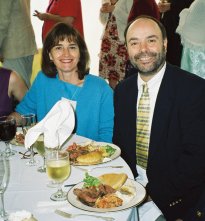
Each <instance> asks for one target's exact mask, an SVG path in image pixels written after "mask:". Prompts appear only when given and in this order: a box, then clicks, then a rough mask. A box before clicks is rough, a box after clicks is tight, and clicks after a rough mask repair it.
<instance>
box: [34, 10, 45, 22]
mask: <svg viewBox="0 0 205 221" xmlns="http://www.w3.org/2000/svg"><path fill="white" fill-rule="evenodd" d="M33 16H36V17H38V18H39V19H40V20H41V21H44V20H47V17H48V16H47V13H41V12H39V11H37V10H35V11H34V13H33Z"/></svg>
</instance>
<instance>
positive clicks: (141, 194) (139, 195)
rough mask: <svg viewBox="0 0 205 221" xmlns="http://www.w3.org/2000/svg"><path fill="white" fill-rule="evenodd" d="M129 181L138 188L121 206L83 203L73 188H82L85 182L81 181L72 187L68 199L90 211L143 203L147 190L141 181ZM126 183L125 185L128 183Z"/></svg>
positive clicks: (124, 207) (121, 207)
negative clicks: (96, 206)
mask: <svg viewBox="0 0 205 221" xmlns="http://www.w3.org/2000/svg"><path fill="white" fill-rule="evenodd" d="M127 182H129V183H130V182H132V186H134V188H135V190H136V194H135V195H134V196H133V197H131V198H130V200H129V201H127V202H123V204H122V206H119V207H114V208H107V209H101V208H95V207H90V206H87V205H85V204H83V203H82V202H81V201H80V200H79V199H78V198H77V196H76V195H75V194H74V193H73V190H74V189H75V188H79V189H81V188H82V187H83V184H84V182H80V183H78V184H76V185H75V186H74V187H72V188H71V189H70V190H69V191H68V195H67V199H68V202H69V203H70V204H71V205H73V206H74V207H77V208H79V209H82V210H85V211H89V212H98V213H104V212H116V211H121V210H125V209H128V208H131V207H134V206H137V205H139V204H141V203H142V202H143V201H144V199H145V197H146V190H145V188H144V187H143V186H142V185H141V184H140V183H138V182H137V181H135V180H132V179H129V178H128V179H127V181H126V183H127ZM126 183H125V184H124V185H126Z"/></svg>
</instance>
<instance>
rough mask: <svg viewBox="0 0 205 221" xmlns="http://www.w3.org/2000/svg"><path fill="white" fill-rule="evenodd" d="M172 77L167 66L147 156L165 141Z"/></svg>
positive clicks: (158, 98) (171, 92)
mask: <svg viewBox="0 0 205 221" xmlns="http://www.w3.org/2000/svg"><path fill="white" fill-rule="evenodd" d="M172 81H173V79H172V75H171V73H170V71H169V66H167V68H166V71H165V73H164V77H163V79H162V82H161V85H160V88H159V92H158V95H157V100H156V104H155V109H154V115H153V119H152V127H151V136H150V147H149V156H152V154H153V153H154V152H155V151H157V150H159V148H160V147H162V146H163V145H162V144H163V141H165V139H166V131H167V128H168V126H169V122H168V121H169V118H170V114H171V111H172V107H173V102H174V88H173V87H172Z"/></svg>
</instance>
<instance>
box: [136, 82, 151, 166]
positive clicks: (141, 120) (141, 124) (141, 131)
mask: <svg viewBox="0 0 205 221" xmlns="http://www.w3.org/2000/svg"><path fill="white" fill-rule="evenodd" d="M149 114H150V100H149V92H148V87H147V84H144V85H143V91H142V95H141V97H140V100H139V104H138V110H137V133H136V154H137V165H139V166H141V167H142V168H144V169H146V168H147V158H148V149H149V138H150V131H149Z"/></svg>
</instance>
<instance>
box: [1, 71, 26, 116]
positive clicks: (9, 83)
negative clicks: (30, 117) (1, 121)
mask: <svg viewBox="0 0 205 221" xmlns="http://www.w3.org/2000/svg"><path fill="white" fill-rule="evenodd" d="M26 91H27V87H26V85H25V83H24V81H23V80H22V79H21V78H20V77H19V76H18V74H17V73H16V72H14V71H11V70H9V69H5V68H2V67H0V94H1V96H0V116H6V115H9V114H10V113H12V112H13V111H14V108H15V102H16V101H18V102H19V101H21V100H22V98H23V97H24V95H25V93H26Z"/></svg>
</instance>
